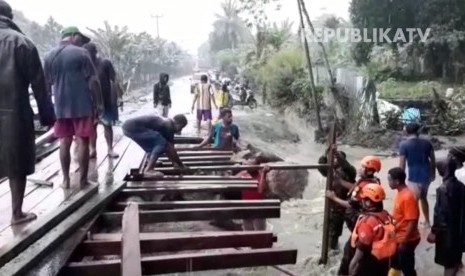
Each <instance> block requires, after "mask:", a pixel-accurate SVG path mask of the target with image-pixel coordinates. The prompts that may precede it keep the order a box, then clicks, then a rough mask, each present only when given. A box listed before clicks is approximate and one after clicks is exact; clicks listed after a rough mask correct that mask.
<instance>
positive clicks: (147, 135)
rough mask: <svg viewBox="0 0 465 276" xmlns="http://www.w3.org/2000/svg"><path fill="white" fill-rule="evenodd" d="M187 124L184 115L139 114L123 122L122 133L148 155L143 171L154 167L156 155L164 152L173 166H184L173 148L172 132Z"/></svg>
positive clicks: (178, 131) (174, 132) (177, 131)
mask: <svg viewBox="0 0 465 276" xmlns="http://www.w3.org/2000/svg"><path fill="white" fill-rule="evenodd" d="M186 125H187V118H186V116H184V115H182V114H179V115H176V116H174V118H173V119H165V118H163V117H159V116H150V115H147V116H140V117H135V118H132V119H129V120H127V121H125V122H124V124H123V133H124V135H126V136H127V137H129V138H131V139H132V140H133V141H134V142H136V143H137V144H138V145H139V146H140V147H141V148H143V149H144V151H145V152H146V153H147V154H148V155H149V159H148V163H147V166H145V168H144V173H147V172H150V171H152V170H153V169H154V168H155V165H156V163H157V160H158V157H160V155H161V154H163V153H166V155H167V156H168V158H169V159H170V160H171V161H172V162H173V165H174V167H181V168H182V167H184V165H183V164H182V162H181V159H180V158H179V156H178V153H177V152H176V149H175V148H174V134H177V133H180V132H181V131H182V129H183V128H184V127H185V126H186Z"/></svg>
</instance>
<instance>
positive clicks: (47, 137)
mask: <svg viewBox="0 0 465 276" xmlns="http://www.w3.org/2000/svg"><path fill="white" fill-rule="evenodd" d="M53 139H55V136H54V135H53V128H52V129H50V130H49V131H47V132H46V133H45V134H43V135H41V136H39V137H38V138H37V139H36V140H35V145H36V147H42V146H43V145H45V144H47V143H49V142H50V141H52V140H53Z"/></svg>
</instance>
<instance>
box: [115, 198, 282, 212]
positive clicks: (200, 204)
mask: <svg viewBox="0 0 465 276" xmlns="http://www.w3.org/2000/svg"><path fill="white" fill-rule="evenodd" d="M128 204H129V203H128V202H117V203H116V204H115V206H114V208H112V210H116V211H122V210H124V208H126V206H128ZM280 205H281V202H280V201H279V200H274V199H269V200H199V201H150V202H147V201H146V202H139V209H141V210H169V209H181V208H232V207H260V206H269V207H279V206H280Z"/></svg>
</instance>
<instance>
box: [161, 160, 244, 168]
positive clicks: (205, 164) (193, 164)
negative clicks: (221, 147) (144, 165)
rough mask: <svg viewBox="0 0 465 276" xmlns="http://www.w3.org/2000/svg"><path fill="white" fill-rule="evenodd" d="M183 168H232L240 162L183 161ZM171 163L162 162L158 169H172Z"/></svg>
mask: <svg viewBox="0 0 465 276" xmlns="http://www.w3.org/2000/svg"><path fill="white" fill-rule="evenodd" d="M182 163H183V164H184V165H185V166H188V167H208V166H233V165H236V164H240V163H241V162H238V161H232V160H217V161H183V162H182ZM172 166H173V163H171V162H170V161H166V162H163V163H161V164H159V166H158V167H161V168H165V167H172Z"/></svg>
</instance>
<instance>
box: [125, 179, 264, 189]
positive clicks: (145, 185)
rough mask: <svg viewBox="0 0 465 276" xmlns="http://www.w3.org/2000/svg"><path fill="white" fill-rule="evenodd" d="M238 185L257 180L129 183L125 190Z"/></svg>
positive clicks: (256, 182)
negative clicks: (170, 186) (179, 186)
mask: <svg viewBox="0 0 465 276" xmlns="http://www.w3.org/2000/svg"><path fill="white" fill-rule="evenodd" d="M238 184H255V185H258V181H257V180H228V181H220V180H204V181H202V180H200V181H195V180H193V181H142V182H139V181H130V182H127V184H126V188H153V187H157V186H161V185H238Z"/></svg>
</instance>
